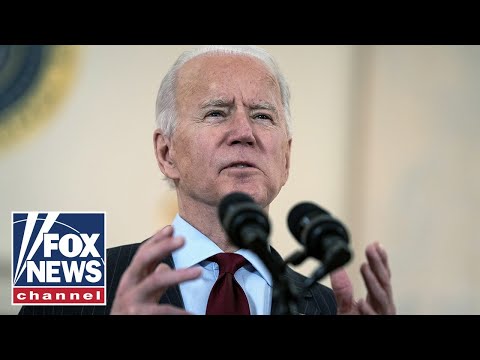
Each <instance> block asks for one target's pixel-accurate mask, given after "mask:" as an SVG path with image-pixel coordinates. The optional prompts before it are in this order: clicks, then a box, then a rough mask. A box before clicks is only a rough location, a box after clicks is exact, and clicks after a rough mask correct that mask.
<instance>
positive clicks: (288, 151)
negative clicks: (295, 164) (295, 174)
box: [283, 138, 292, 185]
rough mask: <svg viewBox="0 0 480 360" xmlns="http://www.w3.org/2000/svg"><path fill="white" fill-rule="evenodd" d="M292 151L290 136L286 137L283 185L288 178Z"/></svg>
mask: <svg viewBox="0 0 480 360" xmlns="http://www.w3.org/2000/svg"><path fill="white" fill-rule="evenodd" d="M291 152H292V138H290V139H288V143H287V148H286V149H285V179H284V182H283V185H285V183H286V182H287V180H288V175H289V174H290V154H291Z"/></svg>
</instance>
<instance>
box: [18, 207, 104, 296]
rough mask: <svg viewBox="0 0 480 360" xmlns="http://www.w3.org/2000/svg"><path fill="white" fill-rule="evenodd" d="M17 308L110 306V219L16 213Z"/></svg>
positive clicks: (46, 213) (60, 214)
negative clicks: (107, 239)
mask: <svg viewBox="0 0 480 360" xmlns="http://www.w3.org/2000/svg"><path fill="white" fill-rule="evenodd" d="M12 252H13V253H12V304H13V305H105V301H106V296H105V295H106V284H105V254H106V248H105V213H68V212H13V213H12Z"/></svg>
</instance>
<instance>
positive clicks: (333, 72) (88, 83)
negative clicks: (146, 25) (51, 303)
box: [0, 45, 480, 314]
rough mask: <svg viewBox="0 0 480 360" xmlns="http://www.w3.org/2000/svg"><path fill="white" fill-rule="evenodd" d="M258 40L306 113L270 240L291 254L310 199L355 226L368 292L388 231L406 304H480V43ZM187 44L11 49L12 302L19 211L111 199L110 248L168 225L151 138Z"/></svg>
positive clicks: (3, 98) (5, 91)
mask: <svg viewBox="0 0 480 360" xmlns="http://www.w3.org/2000/svg"><path fill="white" fill-rule="evenodd" d="M260 46H262V45H260ZM262 47H264V48H265V49H266V50H267V51H269V52H270V53H271V54H272V55H273V56H274V57H275V58H276V59H277V60H278V62H279V65H280V67H281V69H282V70H283V72H284V74H285V75H286V78H287V80H288V81H289V84H290V87H291V92H292V101H291V107H292V115H293V119H294V126H293V134H294V137H293V147H292V168H291V172H290V179H289V181H288V183H287V185H286V186H285V188H284V190H283V191H282V192H281V193H280V195H279V196H278V197H277V198H276V199H275V201H274V202H273V204H272V206H271V208H270V209H271V210H270V216H271V221H272V227H273V230H272V236H271V243H272V245H273V246H274V247H275V248H276V249H277V250H278V251H279V252H280V253H281V254H282V255H283V256H284V257H287V256H288V255H290V254H291V253H293V252H294V251H295V250H298V249H299V248H300V246H299V244H298V243H297V242H296V240H295V239H294V238H293V236H292V235H291V234H290V232H289V230H288V227H287V222H286V218H287V214H288V212H289V211H290V209H291V208H292V207H293V206H294V205H296V204H297V203H299V202H301V201H313V202H316V203H317V204H319V205H320V206H322V207H324V208H325V209H327V210H329V211H330V212H331V213H332V214H333V215H334V216H336V217H337V218H339V219H341V220H342V221H343V222H344V223H345V224H346V226H347V227H348V228H349V231H350V235H351V246H352V248H353V251H354V258H353V261H352V262H350V263H349V264H348V265H347V271H348V273H349V274H350V276H351V278H352V281H353V284H354V289H355V296H356V297H357V298H358V297H363V296H365V294H366V289H365V287H364V285H363V281H362V278H361V275H360V271H359V267H360V264H361V263H362V262H363V261H365V255H364V249H365V246H366V245H367V244H368V243H370V242H373V241H379V242H380V243H382V244H383V246H384V247H385V248H386V249H387V251H388V254H389V261H390V266H391V269H392V283H393V289H394V297H395V300H396V305H397V309H398V313H399V314H479V313H480V286H479V285H478V284H479V283H480V281H479V280H480V264H479V261H478V260H477V256H479V255H480V236H479V231H478V229H477V228H476V226H477V225H478V222H479V220H480V186H479V184H480V167H479V163H480V141H478V140H479V139H480V47H479V46H439V45H437V46H423V45H422V46H420V45H416V46H397V45H395V46H323V45H318V46H300V45H293V46H290V45H289V46H283V45H276V46H271V45H268V46H267V45H265V46H262ZM189 48H191V46H186V45H182V46H174V45H168V46H163V45H162V46H159V45H155V46H153V45H152V46H143V45H142V46H140V45H115V46H113V45H98V46H48V47H44V48H42V47H39V46H36V47H35V46H34V47H29V46H0V242H1V243H0V313H1V314H16V313H17V312H18V310H19V307H18V306H12V305H11V254H12V240H11V226H12V225H11V212H12V211H105V212H106V213H107V246H108V247H111V246H116V245H120V244H126V243H131V242H140V241H142V240H144V239H146V238H147V237H149V236H150V235H152V234H153V233H154V232H155V231H156V230H157V229H159V228H160V227H163V226H164V225H166V224H169V223H170V222H171V220H172V219H173V217H174V215H175V213H176V200H175V193H174V191H173V190H170V189H169V187H168V186H167V183H166V182H164V181H163V177H162V174H161V172H160V170H159V169H158V167H157V165H156V161H155V157H154V151H153V140H152V133H153V130H154V111H155V110H154V109H155V97H156V93H157V89H158V87H159V85H160V81H161V79H162V77H163V75H164V74H165V73H166V71H167V69H168V68H169V66H170V65H172V64H173V62H174V61H175V59H176V57H177V56H178V55H179V54H180V53H181V52H182V51H183V50H186V49H189ZM19 69H20V70H21V71H20V70H19ZM476 229H477V230H476ZM318 265H319V263H318V262H316V261H314V260H311V259H310V260H307V261H305V262H304V263H303V264H302V265H301V266H299V267H297V268H296V269H297V270H299V271H300V272H302V273H303V274H305V275H310V274H311V273H312V272H313V271H314V270H315V269H316V267H317V266H318ZM322 282H323V283H325V284H327V285H329V279H328V278H324V279H323V280H322Z"/></svg>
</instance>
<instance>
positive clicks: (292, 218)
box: [287, 202, 329, 240]
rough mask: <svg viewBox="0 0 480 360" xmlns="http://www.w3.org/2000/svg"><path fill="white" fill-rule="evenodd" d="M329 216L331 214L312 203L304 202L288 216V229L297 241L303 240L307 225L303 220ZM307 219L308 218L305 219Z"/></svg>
mask: <svg viewBox="0 0 480 360" xmlns="http://www.w3.org/2000/svg"><path fill="white" fill-rule="evenodd" d="M313 214H314V215H323V214H326V215H328V214H329V212H328V211H326V210H324V209H322V208H321V207H320V206H318V205H316V204H313V203H310V202H302V203H300V204H298V205H296V206H294V207H293V208H292V210H290V213H289V214H288V219H287V222H288V228H289V229H290V232H291V233H292V234H293V236H295V238H296V239H297V240H299V239H300V238H301V233H302V229H303V227H304V226H305V225H306V224H305V223H304V221H302V218H303V220H305V219H307V220H308V218H309V216H311V215H313ZM305 217H306V218H305Z"/></svg>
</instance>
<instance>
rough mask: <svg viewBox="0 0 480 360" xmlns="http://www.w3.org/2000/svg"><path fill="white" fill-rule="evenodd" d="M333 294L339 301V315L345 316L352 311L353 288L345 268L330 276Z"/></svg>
mask: <svg viewBox="0 0 480 360" xmlns="http://www.w3.org/2000/svg"><path fill="white" fill-rule="evenodd" d="M330 282H331V284H332V289H333V293H334V294H335V299H336V300H337V309H338V313H339V314H345V313H348V312H350V311H352V309H353V306H354V301H353V286H352V282H351V281H350V278H349V277H348V274H347V272H346V271H345V269H344V268H339V269H337V270H335V271H334V272H332V273H331V274H330Z"/></svg>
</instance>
